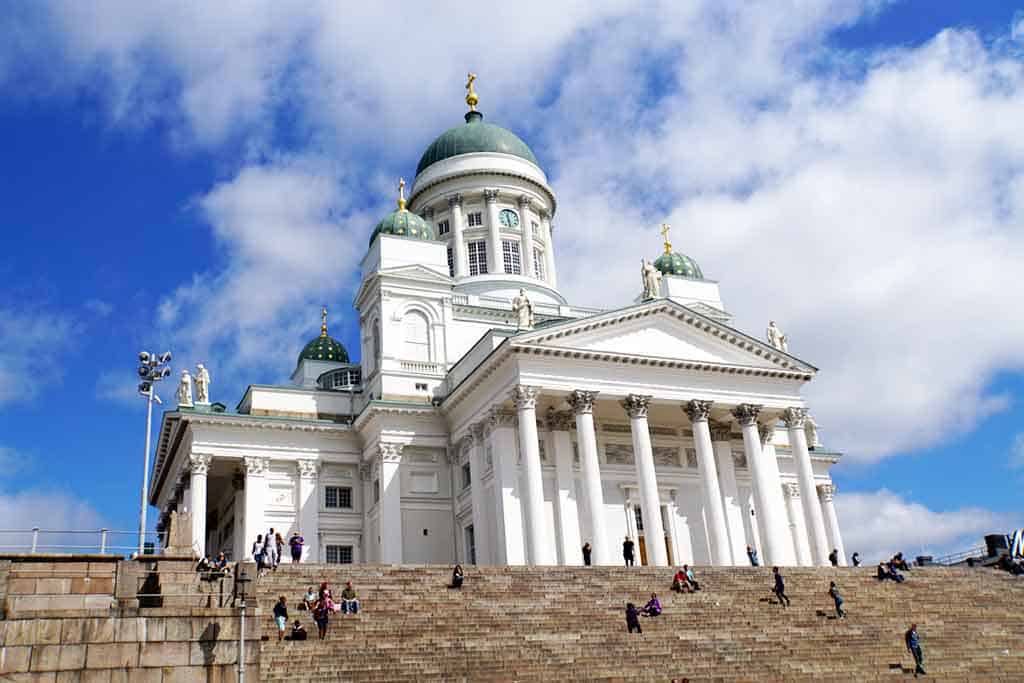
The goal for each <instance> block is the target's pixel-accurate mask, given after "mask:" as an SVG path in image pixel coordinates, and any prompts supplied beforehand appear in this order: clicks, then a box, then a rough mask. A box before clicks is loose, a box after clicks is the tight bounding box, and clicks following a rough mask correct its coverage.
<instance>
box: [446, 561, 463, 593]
mask: <svg viewBox="0 0 1024 683" xmlns="http://www.w3.org/2000/svg"><path fill="white" fill-rule="evenodd" d="M463 579H464V576H463V574H462V565H461V564H457V565H455V569H453V570H452V582H451V584H450V585H449V586H448V587H449V588H456V589H458V588H462V581H463Z"/></svg>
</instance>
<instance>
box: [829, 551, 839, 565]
mask: <svg viewBox="0 0 1024 683" xmlns="http://www.w3.org/2000/svg"><path fill="white" fill-rule="evenodd" d="M828 561H829V562H831V563H832V566H833V567H838V566H839V551H838V550H836V549H835V548H832V552H830V553H829V554H828Z"/></svg>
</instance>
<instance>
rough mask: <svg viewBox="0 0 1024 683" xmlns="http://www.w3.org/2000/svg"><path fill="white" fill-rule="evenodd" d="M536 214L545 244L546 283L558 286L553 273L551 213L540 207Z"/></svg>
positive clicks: (553, 251)
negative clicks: (538, 217) (538, 216)
mask: <svg viewBox="0 0 1024 683" xmlns="http://www.w3.org/2000/svg"><path fill="white" fill-rule="evenodd" d="M538 214H539V215H540V230H541V232H542V233H543V236H542V237H543V241H544V244H545V245H546V248H545V249H544V261H545V265H546V266H547V268H546V270H547V276H548V284H549V285H551V287H552V288H556V287H558V277H557V275H556V274H555V236H554V235H553V234H552V232H551V214H549V213H548V212H547V210H545V209H541V210H540V211H539V212H538Z"/></svg>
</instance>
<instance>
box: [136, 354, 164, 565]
mask: <svg viewBox="0 0 1024 683" xmlns="http://www.w3.org/2000/svg"><path fill="white" fill-rule="evenodd" d="M170 361H171V352H170V351H164V352H163V353H161V354H160V355H159V356H157V355H156V354H155V353H150V352H149V351H140V352H139V363H141V366H140V367H139V369H138V374H139V377H141V378H142V381H141V382H139V393H140V394H142V395H143V396H145V397H146V399H147V401H146V402H147V404H148V405H147V408H146V452H145V454H144V455H143V467H142V501H141V503H140V504H139V555H142V554H143V552H144V551H145V539H146V508H147V507H148V503H149V501H148V500H147V496H146V489H147V487H148V484H149V448H150V439H151V437H152V432H153V401H156V402H157V403H160V404H162V401H161V400H160V397H159V396H157V395H156V392H155V391H154V385H155V384H156V383H157V382H159V381H160V380H162V379H166V378H168V377H170V376H171V369H170V368H169V367H168V366H167V364H168V363H170Z"/></svg>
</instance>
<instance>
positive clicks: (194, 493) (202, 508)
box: [188, 453, 212, 557]
mask: <svg viewBox="0 0 1024 683" xmlns="http://www.w3.org/2000/svg"><path fill="white" fill-rule="evenodd" d="M211 460H212V458H211V457H210V456H208V455H202V454H197V453H193V454H192V455H191V456H189V503H188V509H189V512H190V513H192V548H193V549H194V550H195V551H196V552H198V553H199V556H200V557H205V556H206V475H207V473H208V472H209V470H210V461H211Z"/></svg>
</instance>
